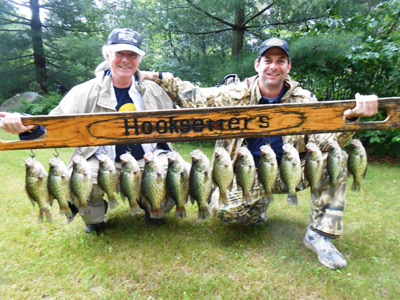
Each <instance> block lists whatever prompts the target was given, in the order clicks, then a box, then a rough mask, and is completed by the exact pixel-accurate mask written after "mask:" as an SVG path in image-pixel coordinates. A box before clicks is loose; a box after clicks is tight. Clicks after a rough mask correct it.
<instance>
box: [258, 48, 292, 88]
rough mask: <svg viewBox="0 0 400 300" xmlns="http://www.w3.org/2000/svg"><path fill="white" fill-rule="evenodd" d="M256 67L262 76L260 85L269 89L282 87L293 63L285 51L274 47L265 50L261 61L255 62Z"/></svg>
mask: <svg viewBox="0 0 400 300" xmlns="http://www.w3.org/2000/svg"><path fill="white" fill-rule="evenodd" d="M254 68H255V69H256V71H257V72H258V75H259V77H260V85H261V84H262V85H263V86H264V88H267V89H278V88H282V85H283V81H284V80H285V78H286V76H287V74H288V73H289V71H290V68H291V63H290V62H289V61H288V57H287V55H286V53H285V51H283V50H282V49H280V48H276V47H274V48H270V49H268V50H267V51H265V52H264V54H263V55H262V57H261V60H260V61H258V60H256V61H255V62H254Z"/></svg>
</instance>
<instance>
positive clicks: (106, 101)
mask: <svg viewBox="0 0 400 300" xmlns="http://www.w3.org/2000/svg"><path fill="white" fill-rule="evenodd" d="M109 69H110V65H109V64H108V62H107V61H103V62H102V63H101V64H99V65H98V66H97V68H96V69H95V75H96V81H97V84H98V88H99V90H100V93H99V98H98V101H97V104H98V105H99V106H101V107H104V108H107V109H111V110H115V107H116V105H117V99H116V98H115V93H114V91H113V89H112V87H113V83H112V78H111V76H110V75H108V74H106V70H109ZM135 75H136V76H137V77H138V78H139V82H137V81H135V79H133V83H134V84H135V85H136V89H137V91H138V92H139V93H140V94H142V95H143V94H144V92H145V90H146V88H145V86H144V85H143V83H142V82H140V77H141V73H140V71H139V70H138V71H137V72H136V74H135Z"/></svg>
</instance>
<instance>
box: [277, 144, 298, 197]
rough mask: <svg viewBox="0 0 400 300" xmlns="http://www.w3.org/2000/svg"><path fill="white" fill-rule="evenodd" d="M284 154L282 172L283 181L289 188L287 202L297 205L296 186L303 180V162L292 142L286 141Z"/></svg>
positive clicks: (283, 147)
mask: <svg viewBox="0 0 400 300" xmlns="http://www.w3.org/2000/svg"><path fill="white" fill-rule="evenodd" d="M282 149H283V155H282V161H281V168H280V174H281V178H282V180H283V182H284V183H285V184H286V186H287V188H288V197H287V203H288V204H289V205H297V204H298V202H299V201H298V199H297V195H296V187H297V186H298V185H299V183H300V180H301V162H300V157H299V152H298V151H297V149H296V148H295V147H293V145H292V144H290V143H286V144H284V145H283V146H282Z"/></svg>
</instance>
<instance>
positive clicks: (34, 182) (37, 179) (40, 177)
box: [25, 156, 52, 222]
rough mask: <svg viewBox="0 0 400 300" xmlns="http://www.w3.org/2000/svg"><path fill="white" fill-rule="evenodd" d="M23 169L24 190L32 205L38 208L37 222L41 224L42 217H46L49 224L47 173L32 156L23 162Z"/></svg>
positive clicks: (50, 219)
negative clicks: (24, 171) (24, 174)
mask: <svg viewBox="0 0 400 300" xmlns="http://www.w3.org/2000/svg"><path fill="white" fill-rule="evenodd" d="M25 168H26V177H25V179H26V180H25V190H26V193H27V194H28V197H29V199H30V200H31V202H32V204H33V205H34V204H35V203H36V204H37V205H38V206H39V222H43V215H45V216H46V219H47V221H49V222H51V221H52V217H51V213H50V198H49V192H48V190H47V180H48V176H47V172H46V170H45V169H44V167H43V165H42V164H41V163H40V162H39V161H38V160H36V158H35V157H34V156H31V157H28V158H27V159H26V160H25Z"/></svg>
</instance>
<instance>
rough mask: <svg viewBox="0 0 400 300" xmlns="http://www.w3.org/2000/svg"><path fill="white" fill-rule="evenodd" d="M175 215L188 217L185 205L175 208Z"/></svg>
mask: <svg viewBox="0 0 400 300" xmlns="http://www.w3.org/2000/svg"><path fill="white" fill-rule="evenodd" d="M175 217H176V218H184V217H186V209H185V206H182V207H176V210H175Z"/></svg>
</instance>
